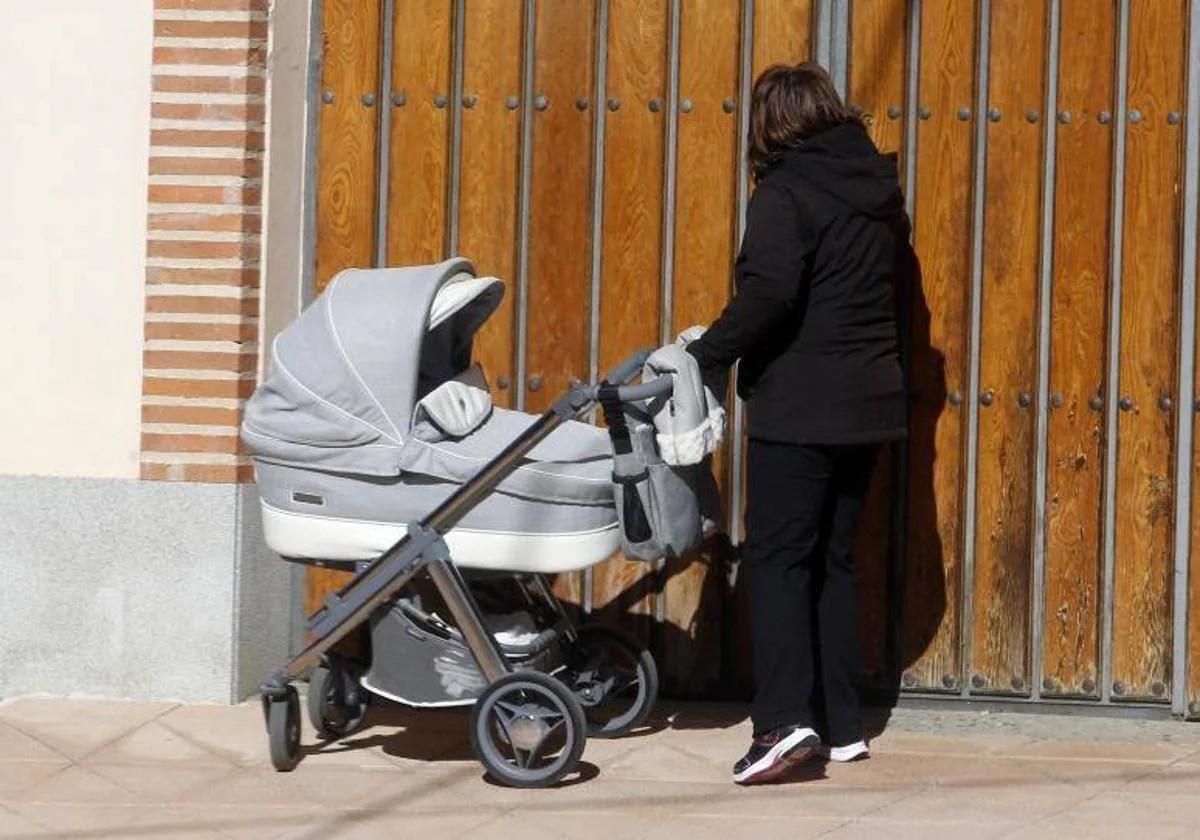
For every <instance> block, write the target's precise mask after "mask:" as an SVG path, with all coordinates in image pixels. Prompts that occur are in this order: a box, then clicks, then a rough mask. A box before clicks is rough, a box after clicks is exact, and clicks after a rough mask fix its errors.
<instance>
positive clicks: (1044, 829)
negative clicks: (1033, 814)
mask: <svg viewBox="0 0 1200 840" xmlns="http://www.w3.org/2000/svg"><path fill="white" fill-rule="evenodd" d="M1134 832H1135V829H1134V828H1133V827H1132V826H1130V825H1129V824H1128V823H1112V822H1103V821H1100V822H1096V821H1081V820H1080V819H1079V818H1078V816H1076V815H1072V814H1071V813H1070V812H1068V813H1067V814H1063V815H1060V816H1056V817H1053V818H1050V819H1047V820H1043V821H1041V822H1038V823H1036V824H1034V825H1028V826H1022V827H1020V828H1018V829H1016V830H1014V831H1013V832H1012V833H1011V834H1008V835H1005V840H1009V838H1012V840H1064V838H1087V840H1130V838H1131V837H1133V836H1136V837H1153V838H1154V840H1175V839H1176V838H1179V840H1183V838H1185V837H1188V838H1190V837H1195V832H1196V829H1195V827H1194V826H1192V827H1189V826H1186V825H1181V824H1179V823H1168V822H1161V821H1158V820H1155V819H1154V818H1153V817H1147V816H1146V815H1142V819H1141V820H1140V821H1139V822H1138V824H1137V828H1136V834H1134Z"/></svg>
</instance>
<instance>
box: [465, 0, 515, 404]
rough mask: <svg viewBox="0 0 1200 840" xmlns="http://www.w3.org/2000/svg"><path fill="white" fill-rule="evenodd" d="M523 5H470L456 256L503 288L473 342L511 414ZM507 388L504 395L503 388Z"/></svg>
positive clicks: (491, 1) (490, 1)
mask: <svg viewBox="0 0 1200 840" xmlns="http://www.w3.org/2000/svg"><path fill="white" fill-rule="evenodd" d="M522 24H523V14H522V9H521V4H520V3H514V2H512V0H471V2H470V3H467V4H466V33H465V34H466V41H465V49H464V56H463V100H464V107H463V112H462V114H463V116H462V152H461V160H462V163H461V173H462V175H461V180H460V186H459V204H458V225H459V251H460V253H461V254H462V255H463V256H465V257H468V258H469V259H470V260H472V262H473V263H474V264H475V270H476V273H477V274H478V275H479V276H487V275H492V276H495V277H499V278H501V279H502V280H504V282H505V293H504V302H503V304H502V305H501V306H500V308H499V309H498V310H496V312H495V313H494V314H493V315H492V317H491V318H490V319H489V320H488V322H487V323H486V324H485V325H484V327H483V329H482V330H480V331H479V334H478V336H477V337H476V340H475V356H476V358H477V359H478V360H479V361H480V362H481V363H482V364H483V368H484V370H485V371H486V372H487V375H488V380H489V382H490V383H491V385H492V394H493V398H494V400H495V402H496V403H497V404H498V405H504V406H509V407H511V406H512V404H513V402H514V400H513V395H514V393H515V392H514V389H513V388H512V387H511V383H512V380H513V377H514V374H515V370H516V358H515V348H516V343H515V337H516V336H515V331H514V328H515V319H514V311H515V309H516V299H517V295H518V289H517V279H518V278H517V247H516V243H517V192H518V185H517V176H518V169H519V166H520V152H521V149H520V139H521V111H520V109H519V108H510V107H509V97H516V99H515V101H516V102H519V101H520V97H521V93H522V91H521V43H522V40H521V30H522ZM501 386H503V387H501Z"/></svg>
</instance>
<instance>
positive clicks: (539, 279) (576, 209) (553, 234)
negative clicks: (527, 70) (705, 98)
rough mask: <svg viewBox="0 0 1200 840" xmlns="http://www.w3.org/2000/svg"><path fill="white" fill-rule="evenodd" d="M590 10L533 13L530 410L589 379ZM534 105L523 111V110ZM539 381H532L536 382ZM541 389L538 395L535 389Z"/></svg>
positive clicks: (549, 3) (559, 4)
mask: <svg viewBox="0 0 1200 840" xmlns="http://www.w3.org/2000/svg"><path fill="white" fill-rule="evenodd" d="M593 12H594V9H593V6H592V4H591V3H588V4H587V8H586V11H585V9H584V8H582V6H581V4H578V3H575V2H570V0H542V2H539V3H538V4H537V23H536V29H537V33H536V42H535V51H536V53H535V54H536V58H535V67H534V95H535V97H536V96H544V97H546V102H547V106H546V108H545V109H544V110H536V109H535V110H534V111H533V156H532V159H531V166H532V173H531V175H530V201H529V213H530V220H529V256H528V259H529V277H528V284H529V285H528V288H529V302H528V325H527V335H526V336H525V340H526V342H527V352H528V371H529V379H528V380H527V381H526V382H524V383H520V384H519V386H518V387H524V388H525V407H526V410H528V411H534V412H537V411H543V410H545V408H546V407H547V406H549V405H550V403H552V402H553V401H554V399H555V398H556V397H557V396H558V395H559V394H561V393H562V392H563V391H564V390H566V388H567V386H568V383H569V382H570V380H571V379H572V378H579V379H584V378H586V376H587V372H588V317H587V312H588V271H589V258H590V250H589V247H590V238H591V236H590V232H591V227H590V213H589V207H590V204H589V196H590V195H591V177H592V158H591V148H592V107H593V105H592V104H589V107H588V110H586V111H580V110H579V109H578V108H576V106H575V101H576V100H577V99H580V98H585V99H588V100H589V102H590V97H591V96H592V95H593V90H592V88H593V84H594V83H593V72H594V64H595V61H594V46H593V27H594V17H595V16H594V14H593ZM530 106H532V103H527V105H526V107H530ZM535 377H536V379H535ZM534 386H536V388H535V387H534Z"/></svg>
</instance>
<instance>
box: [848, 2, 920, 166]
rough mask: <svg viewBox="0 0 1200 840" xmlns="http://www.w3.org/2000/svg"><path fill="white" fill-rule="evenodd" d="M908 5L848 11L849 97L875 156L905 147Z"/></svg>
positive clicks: (856, 6)
mask: <svg viewBox="0 0 1200 840" xmlns="http://www.w3.org/2000/svg"><path fill="white" fill-rule="evenodd" d="M908 5H909V4H908V2H907V0H855V2H854V3H853V4H852V5H851V8H850V12H851V13H850V96H849V101H850V104H851V105H854V106H857V107H858V108H861V109H862V111H863V118H864V119H865V121H866V122H867V125H868V127H869V128H870V130H871V138H872V139H873V140H874V141H875V145H876V146H878V147H879V151H881V152H884V153H885V154H886V153H889V152H897V153H898V152H900V150H901V146H902V145H903V143H904V119H903V106H904V57H905V50H906V49H907V46H908V42H907V40H906V36H907V32H908V17H907V10H908Z"/></svg>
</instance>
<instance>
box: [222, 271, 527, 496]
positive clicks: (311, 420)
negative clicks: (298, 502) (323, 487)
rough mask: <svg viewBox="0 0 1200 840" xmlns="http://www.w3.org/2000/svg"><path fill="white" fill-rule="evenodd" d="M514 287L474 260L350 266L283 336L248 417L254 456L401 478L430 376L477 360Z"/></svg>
mask: <svg viewBox="0 0 1200 840" xmlns="http://www.w3.org/2000/svg"><path fill="white" fill-rule="evenodd" d="M503 294H504V284H503V283H501V282H500V281H499V280H494V279H491V278H478V279H477V278H475V277H474V269H473V267H472V265H471V263H470V262H468V261H467V260H465V259H451V260H447V261H445V262H442V263H439V264H437V265H428V266H416V267H411V268H382V269H368V270H359V269H351V270H347V271H343V272H342V273H340V274H338V275H337V276H336V277H334V278H333V280H332V281H330V283H329V285H328V286H327V287H326V288H325V291H324V292H323V293H322V294H321V295H320V296H319V297H318V298H317V299H316V300H315V301H313V303H312V305H311V306H309V307H308V308H307V309H306V310H305V311H304V312H303V313H302V314H301V315H300V317H299V318H298V319H297V320H296V321H295V322H294V323H293V324H292V325H291V326H289V327H288V328H287V329H285V330H284V331H283V332H281V333H280V334H279V336H278V337H277V338H276V339H275V342H274V344H273V345H272V354H271V361H270V364H269V365H268V368H267V372H266V375H265V376H264V378H263V381H262V383H261V384H260V385H259V387H258V389H257V390H256V391H255V393H254V395H253V396H252V397H251V398H250V400H249V401H248V402H247V404H246V411H245V417H244V420H243V422H242V439H243V441H244V442H245V444H246V446H247V448H248V449H249V450H250V453H251V454H253V455H254V456H256V457H258V458H262V459H264V460H268V461H274V462H278V463H282V464H291V465H296V466H305V467H312V468H317V469H323V470H329V471H333V472H349V473H359V474H364V475H378V476H396V475H399V473H400V469H401V458H400V450H401V448H402V447H403V445H404V442H405V439H406V438H407V437H408V435H409V430H410V428H409V427H410V424H411V421H412V414H413V408H414V406H415V404H416V402H417V400H418V399H419V398H420V396H421V392H420V391H421V387H422V382H423V380H424V379H426V378H427V377H430V376H432V377H442V378H448V377H449V376H452V375H454V374H456V373H458V372H459V371H458V370H456V368H457V367H463V368H465V366H466V364H467V363H469V357H470V346H471V339H472V338H473V337H474V334H475V332H476V331H477V330H478V329H479V327H480V326H482V325H483V323H484V322H485V321H486V320H487V318H488V316H490V315H491V313H492V312H493V311H495V309H496V307H497V306H499V304H500V300H501V298H502V296H503ZM464 360H465V361H464ZM427 370H432V371H433V372H432V373H428V372H427Z"/></svg>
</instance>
